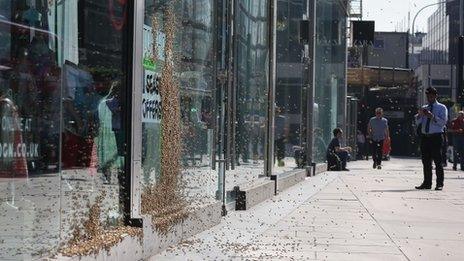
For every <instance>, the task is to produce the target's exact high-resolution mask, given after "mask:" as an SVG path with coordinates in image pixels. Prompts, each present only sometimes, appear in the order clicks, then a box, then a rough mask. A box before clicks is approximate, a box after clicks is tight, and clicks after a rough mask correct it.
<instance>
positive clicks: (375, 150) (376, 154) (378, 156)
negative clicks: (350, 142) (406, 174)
mask: <svg viewBox="0 0 464 261" xmlns="http://www.w3.org/2000/svg"><path fill="white" fill-rule="evenodd" d="M371 144H372V145H371V146H372V147H371V148H372V159H373V160H374V163H375V165H376V166H379V165H382V148H383V140H381V141H372V143H371Z"/></svg>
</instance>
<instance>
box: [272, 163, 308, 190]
mask: <svg viewBox="0 0 464 261" xmlns="http://www.w3.org/2000/svg"><path fill="white" fill-rule="evenodd" d="M305 179H306V170H305V169H298V170H295V171H291V172H287V173H284V174H281V175H278V179H277V191H278V192H282V191H284V190H286V189H288V188H290V187H292V186H294V185H296V184H298V183H300V182H302V181H304V180H305Z"/></svg>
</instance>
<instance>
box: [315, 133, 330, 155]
mask: <svg viewBox="0 0 464 261" xmlns="http://www.w3.org/2000/svg"><path fill="white" fill-rule="evenodd" d="M326 148H327V144H326V143H325V141H324V139H323V138H322V130H321V129H320V128H315V129H314V154H315V156H316V160H318V161H324V160H325V152H326Z"/></svg>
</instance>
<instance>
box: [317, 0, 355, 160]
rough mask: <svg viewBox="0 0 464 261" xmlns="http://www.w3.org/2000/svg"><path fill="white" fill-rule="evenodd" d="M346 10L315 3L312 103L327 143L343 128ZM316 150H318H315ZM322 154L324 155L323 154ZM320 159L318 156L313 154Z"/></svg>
mask: <svg viewBox="0 0 464 261" xmlns="http://www.w3.org/2000/svg"><path fill="white" fill-rule="evenodd" d="M346 21H347V13H346V7H344V6H342V5H340V3H339V2H336V1H324V0H319V1H316V58H315V63H316V64H317V66H316V73H315V99H314V101H315V103H316V104H317V105H318V111H319V112H318V114H319V115H318V116H317V117H315V118H317V119H319V120H318V121H315V122H314V128H318V129H320V133H321V136H322V138H323V140H324V141H325V143H326V144H328V143H329V142H330V140H331V138H332V130H333V129H334V128H336V127H342V128H343V127H344V125H345V122H344V121H345V116H344V115H345V107H346V98H345V97H346V47H347V45H346ZM315 151H321V150H320V149H316V150H315ZM324 153H325V152H324ZM314 158H315V159H322V158H323V156H321V155H314Z"/></svg>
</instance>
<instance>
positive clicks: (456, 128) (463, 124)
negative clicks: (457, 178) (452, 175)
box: [449, 111, 464, 170]
mask: <svg viewBox="0 0 464 261" xmlns="http://www.w3.org/2000/svg"><path fill="white" fill-rule="evenodd" d="M449 132H450V133H451V134H452V135H453V170H457V168H458V162H459V163H460V165H461V170H464V112H463V111H460V112H458V117H456V119H454V120H453V121H451V127H450V130H449Z"/></svg>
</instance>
